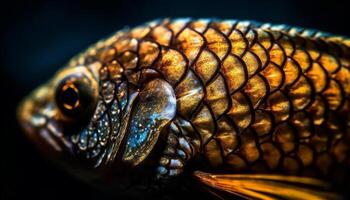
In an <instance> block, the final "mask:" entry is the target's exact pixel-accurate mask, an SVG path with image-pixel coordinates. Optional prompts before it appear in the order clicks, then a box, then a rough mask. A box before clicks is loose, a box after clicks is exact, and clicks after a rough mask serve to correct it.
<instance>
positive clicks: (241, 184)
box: [194, 171, 341, 200]
mask: <svg viewBox="0 0 350 200" xmlns="http://www.w3.org/2000/svg"><path fill="white" fill-rule="evenodd" d="M194 176H195V177H196V178H197V179H198V180H199V181H200V182H201V183H204V184H205V185H207V186H209V187H212V188H214V189H217V190H220V191H224V192H227V193H230V194H232V195H236V196H240V197H243V198H246V199H268V200H275V199H281V198H283V199H315V200H324V199H341V198H340V196H338V195H337V194H335V193H332V192H330V185H329V184H327V183H326V182H323V181H321V180H318V179H313V178H307V177H297V176H284V175H268V174H232V175H231V174H210V173H205V172H201V171H196V172H195V173H194Z"/></svg>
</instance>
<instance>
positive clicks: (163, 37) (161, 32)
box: [150, 26, 173, 46]
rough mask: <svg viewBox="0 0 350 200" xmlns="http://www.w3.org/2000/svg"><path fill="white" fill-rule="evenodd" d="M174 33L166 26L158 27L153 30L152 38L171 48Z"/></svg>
mask: <svg viewBox="0 0 350 200" xmlns="http://www.w3.org/2000/svg"><path fill="white" fill-rule="evenodd" d="M172 34H173V33H172V32H171V30H169V29H168V28H167V27H165V26H157V27H155V28H153V29H152V31H151V34H150V35H151V37H152V38H153V39H154V41H155V42H157V43H158V44H160V45H164V46H169V45H170V42H171V39H172V36H173V35H172Z"/></svg>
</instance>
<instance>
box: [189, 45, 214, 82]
mask: <svg viewBox="0 0 350 200" xmlns="http://www.w3.org/2000/svg"><path fill="white" fill-rule="evenodd" d="M193 67H194V69H195V72H196V73H197V75H198V76H199V77H201V79H202V81H203V82H204V83H207V82H208V81H209V80H210V79H211V78H213V76H214V75H215V74H216V72H217V71H218V70H219V69H220V61H219V60H218V59H217V57H216V56H215V55H214V54H213V53H212V52H211V51H208V50H204V51H202V53H201V54H200V55H199V57H198V59H197V61H196V63H195V64H194V66H193Z"/></svg>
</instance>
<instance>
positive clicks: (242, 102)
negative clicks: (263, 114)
mask: <svg viewBox="0 0 350 200" xmlns="http://www.w3.org/2000/svg"><path fill="white" fill-rule="evenodd" d="M231 101H232V106H231V108H230V110H229V112H228V113H227V114H228V115H229V116H230V117H231V118H232V119H233V121H234V122H235V123H236V124H237V126H238V127H239V128H240V129H241V130H242V129H245V128H247V127H248V126H249V125H250V123H252V120H253V113H252V110H253V108H251V107H250V105H249V103H248V102H249V101H250V100H249V99H248V98H247V97H246V96H245V95H244V94H243V93H241V92H237V93H235V94H233V95H232V96H231Z"/></svg>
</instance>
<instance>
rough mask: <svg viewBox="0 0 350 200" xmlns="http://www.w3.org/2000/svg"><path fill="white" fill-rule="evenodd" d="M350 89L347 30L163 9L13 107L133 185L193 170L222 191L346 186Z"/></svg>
mask: <svg viewBox="0 0 350 200" xmlns="http://www.w3.org/2000/svg"><path fill="white" fill-rule="evenodd" d="M349 95H350V39H349V38H347V37H345V36H339V35H333V34H330V33H325V32H322V31H318V30H314V29H307V28H300V27H294V26H287V25H274V24H270V23H259V22H255V21H240V20H220V19H192V18H179V19H169V18H166V19H158V20H154V21H151V22H147V23H144V24H142V25H139V26H136V27H133V28H129V27H126V28H124V29H122V30H119V31H117V32H115V33H113V34H112V35H110V36H109V37H107V38H104V39H102V40H100V41H98V42H97V43H95V44H93V45H92V46H90V47H88V48H87V50H85V51H83V52H82V53H80V54H78V55H77V56H75V57H73V58H72V59H71V60H70V61H69V62H68V63H67V64H66V65H65V66H63V68H62V69H60V70H59V71H58V72H57V73H56V74H55V75H54V76H53V77H52V78H51V79H50V80H48V81H47V82H46V83H44V84H43V85H42V86H40V87H38V88H37V89H36V90H34V91H33V92H32V93H31V94H30V95H29V96H28V97H27V98H25V99H24V100H23V101H22V103H21V104H20V105H19V106H18V111H17V115H18V120H19V124H20V125H21V127H22V128H23V130H24V132H25V134H26V136H27V137H28V138H29V139H30V140H31V141H32V142H33V143H35V144H36V146H37V147H38V148H39V149H40V150H41V152H42V153H43V154H44V155H46V156H47V157H48V158H49V159H51V160H52V161H53V162H55V163H57V164H58V165H60V166H62V167H63V168H64V169H66V170H67V171H68V172H70V173H71V174H73V175H74V176H77V177H78V178H80V179H82V180H85V181H88V182H90V183H92V184H95V185H99V184H103V185H104V186H103V187H105V185H108V186H110V187H111V188H112V190H113V191H118V192H120V193H123V194H130V193H131V194H136V193H137V194H143V192H145V190H146V189H145V188H149V187H152V188H156V189H157V188H158V189H159V188H160V189H161V188H163V187H165V186H166V185H169V184H170V185H171V183H172V182H176V181H177V180H188V179H191V180H193V181H194V182H195V183H196V184H198V185H199V186H200V187H201V188H205V189H204V190H205V191H207V192H208V193H211V194H213V196H212V197H213V198H219V199H234V198H239V199H240V198H243V199H341V198H342V197H341V195H340V194H339V192H338V191H336V188H334V184H333V183H334V179H339V178H342V177H343V178H344V177H346V176H345V175H344V174H345V172H346V169H348V167H349V165H350V157H349V155H350V154H349V147H350V112H349V110H350V98H349ZM340 169H345V170H340ZM135 191H137V192H135Z"/></svg>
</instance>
